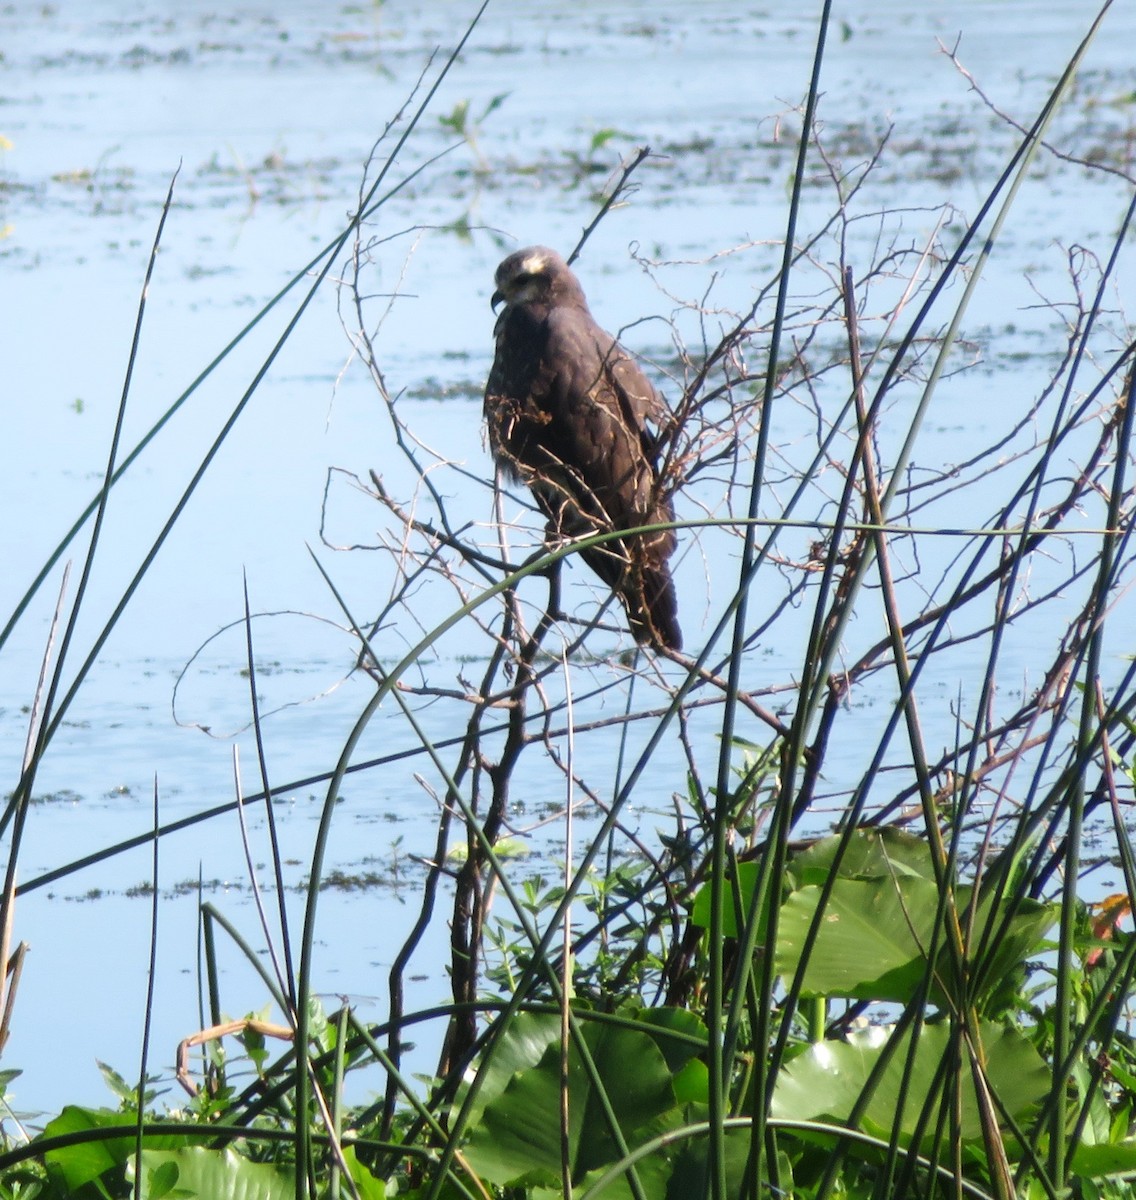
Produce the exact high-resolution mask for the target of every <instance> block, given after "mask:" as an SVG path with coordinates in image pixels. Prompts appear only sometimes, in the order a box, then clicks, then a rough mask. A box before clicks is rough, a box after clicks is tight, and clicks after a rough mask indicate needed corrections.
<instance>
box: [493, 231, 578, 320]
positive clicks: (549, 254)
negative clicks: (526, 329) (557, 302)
mask: <svg viewBox="0 0 1136 1200" xmlns="http://www.w3.org/2000/svg"><path fill="white" fill-rule="evenodd" d="M493 282H494V283H495V284H496V285H497V290H496V291H495V292H494V293H493V299H492V300H491V301H490V305H491V307H492V308H493V310H494V312H496V311H497V305H498V304H507V305H509V306H510V307H515V306H517V305H520V304H532V303H533V302H540V301H543V302H545V303H550V302H551V301H552V300H553V299H554V298H557V296H558V294H560V293H563V294H565V295H567V294H568V293H570V292H572V293H580V299H581V300H582V299H583V293H582V292H580V285H579V283H577V282H576V276H575V275H573V274H572V272H571V271H570V270H569V268H568V264H567V263H566V262H565V261H564V259H562V258H561V257H560V255H559V254H557V253H556V251H555V250H549V249H548V247H547V246H529V247H528V248H527V249H525V250H518V251H516V253H514V254H510V255H509V257H508V258H507V259H505V261H504V262H503V263H502V264H501V265H500V266H499V267H498V268H497V273H496V275H494V277H493Z"/></svg>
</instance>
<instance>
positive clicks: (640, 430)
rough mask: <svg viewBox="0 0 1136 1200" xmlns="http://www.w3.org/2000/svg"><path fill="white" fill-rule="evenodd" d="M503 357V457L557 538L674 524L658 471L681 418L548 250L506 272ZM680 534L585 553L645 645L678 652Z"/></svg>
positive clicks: (492, 439) (497, 429)
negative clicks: (666, 440)
mask: <svg viewBox="0 0 1136 1200" xmlns="http://www.w3.org/2000/svg"><path fill="white" fill-rule="evenodd" d="M495 282H496V285H497V290H496V291H495V292H494V293H493V301H492V304H493V308H494V310H496V308H497V305H498V304H500V303H502V302H504V305H505V307H504V309H503V310H502V312H501V315H500V316H499V317H498V318H497V325H496V329H495V331H494V332H495V336H496V339H497V353H496V356H495V358H494V360H493V369H492V370H491V371H490V373H489V382H488V383H487V385H486V388H485V420H486V424H487V426H488V429H489V446H490V449H491V451H492V453H493V458H494V460H495V461H496V463H497V465H498V466H499V467H500V468H501V470H502V471H503V472H504V474H505V475H506V477H507V478H509V479H511V480H512V481H514V482H517V483H524V484H527V486H528V488H529V490H530V491H531V492H532V494H533V497H534V499H535V500H536V502H537V504H538V505H539V506H540V508H541V510H542V511H543V512H544V514H545V516H546V517H547V518H548V531H549V537H550V539H552V540H559V539H562V538H575V537H583V536H587V535H588V534H594V533H601V532H606V531H610V530H631V529H634V528H636V527H637V526H641V525H655V524H661V523H663V522H666V521H673V520H674V508H673V506H672V505H671V501H670V497H669V495H668V494H667V492H666V490H665V488H664V486H663V484H662V481H661V480H660V478H659V450H660V438H659V435H658V434H656V433H652V432H651V430H650V429H649V428H648V425H647V422H648V421H650V422H651V423H652V424H654V425H655V427H656V429H657V430H660V431H664V432H665V431H666V430H667V429H668V427H669V425H670V424H671V416H670V413H669V411H668V409H667V407H666V405H665V404H664V403H663V401H662V400H661V399H660V397H659V395H658V393H657V392H656V391H655V389H654V388H653V387H652V386H651V384H650V383H649V382H648V380H647V378H646V376H645V375H644V374H643V372H642V371H641V370H640V369H639V367H638V366H637V364H636V363H635V362H634V360H633V359H632V358H631V357H630V356H629V355H628V354H627V352H626V351H625V350H624V349H623V347H622V346H620V345H619V343H618V342H617V341H616V340H615V339H614V338H613V337H612V336H611V335H610V334H608V333H605V332H604V331H603V330H602V329H601V328H600V327H599V326H598V325H597V324H596V322H595V321H594V320H593V318H592V314H591V313H590V312H589V311H588V303H587V301H586V300H585V299H584V292H583V289H582V288H581V287H580V283H579V280H577V278H576V276H575V275H574V274H573V273H572V272H571V270H569V268H568V264H567V263H566V262H565V261H564V259H562V258H561V257H560V255H559V254H557V253H556V251H555V250H549V249H547V248H546V247H544V246H531V247H529V248H528V249H527V250H518V251H517V252H516V253H515V254H510V255H509V257H508V258H506V259H505V261H504V262H503V263H501V265H500V266H499V267H498V268H497V274H496V276H495ZM674 549H675V536H674V532H673V530H669V529H667V530H657V531H654V532H650V533H634V534H632V533H629V534H628V535H627V536H626V537H620V538H615V539H612V540H611V541H608V542H604V543H603V544H601V545H598V546H592V547H590V548H588V549H586V550H583V551H581V555H582V557H583V559H584V562H586V563H587V564H588V566H589V567H591V569H592V570H593V571H594V572H595V573H596V574H597V575H598V576H599V577H600V579H602V580H603V582H604V583H606V584H607V585H608V587H610V588H611V589H612V591H613V592H614V593H615V594H616V595H617V596H618V597H619V599H620V601H621V602H622V604H623V607H624V608H625V609H626V611H627V620H628V624H629V625H630V627H631V632H632V633H633V634H634V635H635V639H636V641H638V642H642V643H644V644H646V645H650V646H655V647H656V648H669V649H672V650H678V649H680V648H681V646H682V632H681V631H680V629H679V626H678V618H677V603H676V600H675V590H674V582H673V581H672V579H671V573H670V568H669V566H668V565H667V562H668V559H669V558H670V557H671V555H672V554H673V553H674Z"/></svg>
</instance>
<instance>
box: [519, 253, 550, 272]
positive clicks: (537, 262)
mask: <svg viewBox="0 0 1136 1200" xmlns="http://www.w3.org/2000/svg"><path fill="white" fill-rule="evenodd" d="M547 266H548V262H547V261H546V259H545V257H544V255H543V254H530V255H529V256H528V258H526V259H525V260H524V262H522V263H521V273H522V274H524V275H539V274H540V273H541V272H542V271H543V270H545V268H546V267H547Z"/></svg>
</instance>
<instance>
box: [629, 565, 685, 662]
mask: <svg viewBox="0 0 1136 1200" xmlns="http://www.w3.org/2000/svg"><path fill="white" fill-rule="evenodd" d="M637 583H639V584H641V587H638V586H637V587H636V588H635V589H634V591H633V592H632V594H630V595H627V594H624V595H622V596H621V599H622V600H623V603H624V606H625V607H626V609H627V621H628V624H629V625H630V626H631V632H632V633H633V634H634V635H635V640H636V641H637V642H642V643H644V644H645V645H648V646H655V647H656V648H658V649H665V650H681V649H682V630H681V629H680V628H679V625H678V598H677V597H676V596H675V587H674V580H673V579H672V578H671V572H670V568H669V567H668V566H667V564H666V563H665V562H660V563H652V564H646V565H644V567H643V570H642V571H641V572H640V573H639V580H638V581H637Z"/></svg>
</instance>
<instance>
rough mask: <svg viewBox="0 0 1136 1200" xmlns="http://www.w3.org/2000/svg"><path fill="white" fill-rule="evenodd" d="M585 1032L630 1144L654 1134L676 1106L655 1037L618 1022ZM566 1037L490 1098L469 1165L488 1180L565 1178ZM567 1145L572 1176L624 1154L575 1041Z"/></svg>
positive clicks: (548, 1183)
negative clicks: (657, 1122)
mask: <svg viewBox="0 0 1136 1200" xmlns="http://www.w3.org/2000/svg"><path fill="white" fill-rule="evenodd" d="M582 1036H583V1038H584V1040H585V1042H586V1044H587V1046H588V1048H589V1050H590V1052H591V1055H592V1057H593V1059H594V1061H595V1064H596V1068H597V1071H598V1073H599V1078H600V1082H601V1085H602V1087H603V1089H604V1091H605V1092H606V1094H607V1097H608V1100H609V1102H610V1104H611V1106H612V1109H613V1110H614V1112H615V1114H616V1116H617V1119H618V1121H619V1124H620V1129H621V1130H622V1133H623V1136H624V1138H625V1139H626V1141H627V1144H628V1145H629V1146H630V1147H632V1148H633V1147H634V1146H635V1145H638V1144H640V1143H641V1142H642V1141H643V1140H645V1139H646V1138H647V1137H649V1136H650V1135H649V1134H648V1133H647V1132H646V1130H645V1128H644V1127H646V1126H647V1125H648V1124H649V1122H651V1121H652V1120H653V1119H655V1118H658V1117H661V1116H662V1115H663V1114H665V1113H667V1112H668V1111H669V1110H671V1109H674V1108H676V1107H677V1102H676V1100H675V1093H674V1087H673V1085H672V1083H671V1072H670V1071H669V1070H668V1068H667V1064H666V1060H665V1059H664V1058H663V1055H662V1052H661V1051H660V1050H659V1048H658V1046H657V1045H656V1044H655V1041H654V1039H653V1038H651V1037H650V1036H648V1035H647V1034H646V1033H640V1032H639V1031H637V1030H630V1029H624V1028H622V1027H620V1026H616V1025H607V1024H598V1023H595V1024H589V1025H586V1026H585V1027H584V1030H583V1035H582ZM560 1093H561V1084H560V1045H559V1041H558V1040H557V1042H556V1043H555V1044H553V1045H551V1046H549V1048H548V1049H547V1051H546V1052H545V1054H544V1056H543V1057H542V1058H541V1060H540V1062H539V1063H538V1064H537V1065H536V1066H535V1067H531V1068H529V1069H528V1070H523V1071H520V1072H518V1073H517V1074H516V1075H515V1076H514V1077H513V1079H512V1080H511V1081H510V1083H509V1085H508V1086H507V1087H506V1088H505V1090H504V1091H503V1092H502V1093H501V1094H500V1095H499V1096H498V1097H497V1098H496V1099H494V1100H493V1101H492V1102H491V1103H488V1104H486V1106H485V1109H484V1112H483V1113H482V1118H481V1122H480V1124H479V1125H478V1126H477V1128H475V1129H474V1130H473V1132H472V1133H471V1135H470V1140H469V1143H468V1145H467V1146H466V1148H465V1151H464V1153H465V1156H466V1158H467V1160H468V1161H469V1163H470V1165H471V1167H472V1168H473V1169H474V1170H475V1171H476V1172H477V1173H478V1174H479V1175H481V1176H482V1177H484V1178H485V1179H488V1180H489V1181H490V1182H493V1183H499V1184H531V1185H536V1186H544V1187H555V1186H557V1184H558V1182H559V1179H560V1162H561V1144H560V1127H561V1118H560ZM568 1100H569V1104H568V1113H569V1119H568V1145H569V1163H570V1167H571V1171H572V1178H573V1180H575V1181H579V1180H580V1179H582V1178H583V1176H585V1175H586V1174H587V1173H588V1172H589V1171H593V1170H595V1169H596V1168H598V1167H602V1166H605V1165H607V1164H609V1163H611V1162H614V1161H615V1159H616V1158H617V1157H618V1152H617V1150H616V1147H615V1142H614V1140H613V1138H612V1134H611V1131H610V1129H609V1127H608V1124H607V1120H606V1118H605V1116H604V1113H603V1110H602V1107H601V1105H600V1102H599V1097H598V1094H597V1092H596V1090H595V1088H593V1086H592V1083H591V1081H590V1080H589V1078H588V1075H587V1073H586V1072H585V1070H584V1067H583V1064H582V1063H581V1061H580V1058H579V1055H578V1053H577V1052H576V1049H575V1047H574V1046H573V1047H571V1048H570V1050H569V1054H568Z"/></svg>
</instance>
